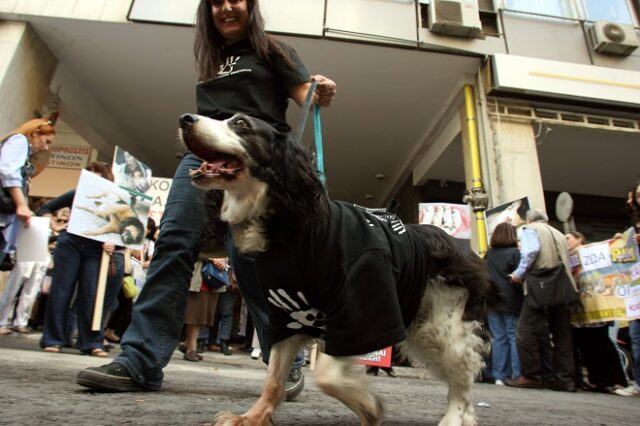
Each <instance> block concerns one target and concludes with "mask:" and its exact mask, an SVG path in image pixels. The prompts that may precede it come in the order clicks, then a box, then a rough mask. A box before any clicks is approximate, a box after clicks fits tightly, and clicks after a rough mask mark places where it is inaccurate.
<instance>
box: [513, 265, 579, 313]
mask: <svg viewBox="0 0 640 426" xmlns="http://www.w3.org/2000/svg"><path fill="white" fill-rule="evenodd" d="M526 280H527V299H529V304H531V306H533V307H534V308H543V307H552V306H558V305H565V304H567V303H573V302H577V301H578V300H579V298H580V296H579V295H578V293H577V292H576V291H575V290H574V288H573V284H572V283H571V279H570V278H569V276H568V275H567V271H566V269H565V267H564V264H563V263H560V265H558V266H556V267H555V268H540V269H532V270H530V271H528V272H527V275H526Z"/></svg>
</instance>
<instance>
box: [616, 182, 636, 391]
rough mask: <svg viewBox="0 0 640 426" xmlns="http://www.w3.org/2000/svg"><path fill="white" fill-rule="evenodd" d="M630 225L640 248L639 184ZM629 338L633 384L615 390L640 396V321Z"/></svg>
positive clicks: (631, 324)
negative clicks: (631, 353)
mask: <svg viewBox="0 0 640 426" xmlns="http://www.w3.org/2000/svg"><path fill="white" fill-rule="evenodd" d="M630 208H631V224H632V225H633V227H634V229H635V231H636V243H637V244H638V246H639V247H640V182H638V183H637V184H636V186H635V187H634V189H633V193H632V194H631V205H630ZM629 338H630V340H631V350H632V352H633V376H634V383H632V384H630V385H629V386H627V387H625V388H623V389H616V390H615V393H616V394H617V395H621V396H640V319H635V320H631V321H629Z"/></svg>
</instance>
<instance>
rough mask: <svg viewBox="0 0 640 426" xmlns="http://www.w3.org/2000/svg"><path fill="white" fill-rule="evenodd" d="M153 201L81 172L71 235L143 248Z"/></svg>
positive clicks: (72, 213)
mask: <svg viewBox="0 0 640 426" xmlns="http://www.w3.org/2000/svg"><path fill="white" fill-rule="evenodd" d="M150 207H151V198H150V197H148V196H146V195H143V194H140V193H138V192H136V191H130V190H127V189H125V188H122V187H120V186H118V185H116V184H115V183H113V182H111V181H109V180H107V179H103V178H101V177H100V176H97V175H95V174H94V173H91V172H89V171H87V170H82V173H81V174H80V180H79V182H78V187H77V188H76V195H75V198H74V200H73V206H72V208H71V217H70V218H69V227H68V229H67V231H68V232H70V233H72V234H75V235H79V236H81V237H86V238H90V239H92V240H96V241H100V242H103V243H111V244H114V245H116V246H126V247H129V248H133V249H140V248H142V244H143V242H144V235H145V232H146V227H147V217H148V216H149V208H150Z"/></svg>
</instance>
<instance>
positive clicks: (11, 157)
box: [0, 118, 56, 259]
mask: <svg viewBox="0 0 640 426" xmlns="http://www.w3.org/2000/svg"><path fill="white" fill-rule="evenodd" d="M55 136H56V129H55V128H54V127H53V124H52V123H51V122H50V121H49V120H46V119H43V118H34V119H33V120H29V121H27V122H26V123H23V124H22V125H21V126H20V127H18V128H17V129H15V130H14V131H13V132H11V133H10V134H9V135H8V136H5V137H4V138H3V139H2V142H0V182H1V183H2V189H3V190H4V191H5V194H6V195H8V196H9V197H10V199H11V200H13V203H14V204H15V209H11V210H10V211H9V210H7V209H4V211H3V212H2V213H0V229H2V234H1V235H0V250H1V254H0V257H2V259H4V257H5V256H7V255H8V253H10V252H11V251H13V250H15V243H16V238H17V235H18V234H17V233H18V226H17V225H18V221H20V222H22V223H23V224H24V225H25V226H28V225H29V220H30V219H31V210H30V209H29V205H28V204H27V202H28V200H27V194H28V193H29V182H30V180H31V176H32V175H33V172H34V171H35V169H34V167H33V166H32V165H31V164H30V163H29V157H30V156H31V155H33V154H36V153H38V152H41V151H48V150H49V146H50V145H51V144H52V143H53V141H54V140H55ZM2 207H5V206H2ZM16 219H17V220H18V221H16Z"/></svg>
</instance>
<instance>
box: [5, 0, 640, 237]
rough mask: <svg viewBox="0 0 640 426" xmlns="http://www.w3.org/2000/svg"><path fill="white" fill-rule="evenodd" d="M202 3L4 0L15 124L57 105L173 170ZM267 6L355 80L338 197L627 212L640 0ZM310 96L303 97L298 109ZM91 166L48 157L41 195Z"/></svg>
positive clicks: (325, 65) (409, 207)
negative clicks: (525, 202) (565, 205)
mask: <svg viewBox="0 0 640 426" xmlns="http://www.w3.org/2000/svg"><path fill="white" fill-rule="evenodd" d="M197 3H198V1H197V0H180V1H177V0H92V1H88V0H49V1H42V0H3V1H0V17H1V18H2V19H4V21H3V22H2V23H1V24H0V55H1V57H0V91H1V92H2V94H3V95H4V96H3V100H4V101H5V102H3V104H2V106H0V124H1V125H2V127H3V128H4V129H5V131H8V129H11V128H13V127H15V126H16V125H17V124H19V123H20V122H22V121H24V120H26V119H28V118H30V117H31V116H33V114H34V111H40V112H45V113H46V112H47V111H52V110H56V111H59V112H60V120H61V122H62V123H64V126H65V127H64V128H65V129H67V131H66V132H65V135H66V136H65V137H64V138H59V139H62V140H58V142H57V143H59V144H63V145H74V144H77V145H87V146H90V147H91V148H92V149H93V154H92V158H100V159H103V160H105V161H109V160H110V157H111V155H112V153H113V149H114V147H115V146H116V145H118V146H121V147H123V148H124V149H126V150H128V151H129V152H132V153H134V155H136V156H138V157H139V158H140V159H142V160H143V161H145V162H146V163H148V164H149V165H150V166H151V167H152V168H153V169H154V174H156V175H158V176H165V177H170V176H171V175H172V173H173V169H174V167H175V165H176V164H177V161H176V158H175V156H176V146H175V133H176V127H177V117H178V116H179V115H180V114H181V113H184V112H192V111H193V109H194V108H195V101H194V88H193V87H194V83H195V81H196V74H195V69H194V65H193V55H192V46H191V44H192V41H193V30H192V23H193V18H194V14H195V8H196V6H197ZM261 8H262V12H263V15H264V16H265V20H266V25H267V30H268V31H269V32H271V33H272V34H274V35H275V36H276V37H278V38H280V39H282V40H284V41H286V42H287V43H289V44H291V45H292V46H293V47H294V48H295V49H296V50H297V51H298V53H299V54H300V56H301V57H302V58H303V60H304V62H305V64H306V65H307V67H308V69H309V71H310V72H311V73H320V74H324V75H327V76H330V77H331V78H332V79H334V80H335V81H336V82H337V84H338V95H337V97H336V100H335V102H334V105H333V106H332V107H330V108H329V109H327V110H326V111H323V135H324V145H325V163H326V165H327V176H328V182H329V190H330V193H331V195H332V197H334V198H336V199H343V200H348V201H352V202H355V203H358V204H364V205H369V206H372V207H381V206H384V205H385V204H386V203H387V202H388V201H389V200H390V199H392V198H398V199H400V201H401V216H402V217H403V218H404V219H405V220H407V221H413V220H416V219H417V214H418V213H417V203H418V202H427V201H447V202H457V203H460V202H462V199H463V196H464V195H465V193H467V194H468V195H469V194H470V195H472V196H471V197H469V196H467V198H466V200H467V201H468V200H472V201H473V200H474V199H477V200H478V202H479V203H480V204H482V203H481V201H483V200H485V201H486V203H485V204H486V205H487V206H488V208H491V207H493V206H497V205H501V204H503V203H506V202H509V201H512V200H516V199H520V198H522V197H528V199H529V202H530V205H531V206H532V207H536V208H541V209H545V210H547V212H548V213H549V214H550V216H551V217H552V219H555V204H556V198H557V195H558V194H559V193H561V192H569V193H570V194H571V195H572V196H573V200H574V209H573V216H574V220H575V222H576V226H577V228H578V229H579V230H580V231H582V232H584V233H585V234H587V236H588V237H589V238H590V239H594V240H597V239H603V238H608V237H609V236H610V235H611V232H613V231H615V230H621V229H623V228H624V226H626V225H627V218H626V213H625V211H624V199H625V197H626V192H627V190H628V189H629V188H630V187H631V186H632V185H633V184H634V182H636V181H637V180H638V178H639V177H640V175H639V170H638V164H640V149H638V147H637V146H636V145H637V144H639V143H640V49H637V46H638V36H639V34H640V32H639V30H638V28H639V18H638V16H639V15H638V12H639V11H640V5H639V3H638V1H637V0H608V1H606V2H603V1H600V0H537V1H529V0H493V1H492V0H480V1H478V0H429V1H426V0H295V1H291V0H261ZM8 100H10V101H8ZM469 106H471V108H469ZM297 114H298V111H297V109H296V108H293V107H292V108H290V117H289V119H290V122H291V123H295V122H296V121H297V120H298V119H299V117H298V116H297ZM306 137H307V139H309V138H310V137H311V132H308V134H307V135H306ZM74 173H76V174H77V171H73V170H69V169H67V170H63V171H61V169H57V168H56V169H54V168H50V169H48V170H47V171H46V172H44V173H43V174H42V175H41V176H39V177H38V178H36V181H35V182H34V190H35V191H36V195H55V194H56V193H61V192H62V191H64V190H66V189H68V188H69V187H70V186H73V184H72V182H73V176H74ZM63 177H64V179H63ZM485 194H486V195H485ZM478 209H479V210H481V206H479V207H478ZM474 235H475V237H474V239H473V241H474V245H475V247H476V248H479V246H480V245H482V241H479V240H478V232H477V231H476V232H475V233H474Z"/></svg>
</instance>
